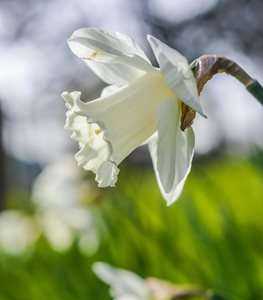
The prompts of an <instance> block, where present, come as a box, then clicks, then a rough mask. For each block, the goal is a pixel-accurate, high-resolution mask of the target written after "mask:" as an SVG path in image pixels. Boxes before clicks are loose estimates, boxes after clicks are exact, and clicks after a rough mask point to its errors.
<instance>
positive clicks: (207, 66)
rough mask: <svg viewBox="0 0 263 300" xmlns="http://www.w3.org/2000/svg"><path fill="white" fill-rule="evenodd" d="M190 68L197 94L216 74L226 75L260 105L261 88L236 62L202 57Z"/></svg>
mask: <svg viewBox="0 0 263 300" xmlns="http://www.w3.org/2000/svg"><path fill="white" fill-rule="evenodd" d="M192 68H193V71H194V74H195V78H196V81H197V88H198V92H199V93H201V91H202V89H203V87H204V85H205V84H206V83H207V81H208V80H210V79H211V78H212V77H213V76H214V75H215V74H217V73H227V74H229V75H231V76H233V77H235V78H236V79H237V80H239V81H240V82H241V83H242V84H243V85H244V86H245V87H246V89H247V90H248V92H250V93H251V94H252V95H253V96H254V97H255V98H256V99H257V100H258V101H259V102H260V103H261V104H262V105H263V87H262V85H261V84H260V83H259V82H258V81H257V80H255V79H253V78H252V77H251V76H250V75H248V74H247V72H246V71H245V70H244V69H242V68H241V67H240V66H239V65H238V64H237V63H236V62H234V61H233V60H231V59H229V58H226V57H224V56H217V55H203V56H200V57H199V58H197V59H196V60H195V61H194V62H193V64H192Z"/></svg>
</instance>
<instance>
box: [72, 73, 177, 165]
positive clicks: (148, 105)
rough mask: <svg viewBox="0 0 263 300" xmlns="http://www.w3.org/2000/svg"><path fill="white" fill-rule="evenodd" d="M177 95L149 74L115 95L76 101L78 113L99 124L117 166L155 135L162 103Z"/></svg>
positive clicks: (111, 159)
mask: <svg viewBox="0 0 263 300" xmlns="http://www.w3.org/2000/svg"><path fill="white" fill-rule="evenodd" d="M172 95H174V93H173V92H172V91H171V90H170V88H169V87H168V85H167V84H166V83H165V81H164V80H163V77H162V76H161V74H160V73H158V72H156V73H148V74H145V75H143V76H141V77H140V78H138V79H137V80H135V81H133V82H132V83H131V84H130V85H128V86H127V87H125V88H122V89H120V90H118V91H117V92H116V93H114V94H112V95H110V96H108V97H105V98H100V99H97V100H94V101H91V102H88V103H84V102H81V101H80V99H79V98H77V99H76V101H75V104H74V105H75V110H76V111H79V112H81V113H82V114H83V115H85V116H86V117H87V120H88V122H90V123H97V124H98V126H99V127H100V129H101V131H102V136H103V138H104V140H105V141H107V143H108V144H109V150H110V151H111V153H110V155H109V158H108V160H110V161H112V162H114V163H115V164H116V165H118V164H119V163H120V162H121V161H122V160H123V159H124V158H126V157H127V156H128V155H129V154H130V153H131V152H132V151H133V150H134V149H136V148H137V147H139V146H140V145H141V144H142V143H143V142H144V141H145V140H147V139H148V138H149V137H150V136H151V135H152V134H153V133H154V132H155V131H156V129H157V128H156V112H157V107H158V105H159V103H160V102H161V101H162V100H163V99H165V98H167V97H170V96H172Z"/></svg>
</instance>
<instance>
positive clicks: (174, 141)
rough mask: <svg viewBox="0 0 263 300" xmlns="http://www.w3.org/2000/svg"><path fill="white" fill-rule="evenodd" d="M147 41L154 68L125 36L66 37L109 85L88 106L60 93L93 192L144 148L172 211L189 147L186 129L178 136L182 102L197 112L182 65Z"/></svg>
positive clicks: (88, 33) (189, 75) (90, 32)
mask: <svg viewBox="0 0 263 300" xmlns="http://www.w3.org/2000/svg"><path fill="white" fill-rule="evenodd" d="M148 41H149V43H150V46H151V48H152V50H153V52H154V54H155V56H156V59H157V61H158V62H159V65H160V68H159V69H158V68H154V67H153V66H152V65H151V63H150V61H149V60H148V58H147V57H146V55H145V54H144V52H143V51H142V50H141V49H140V47H139V46H138V45H137V44H136V43H135V42H134V41H133V40H132V39H131V38H129V37H128V36H126V35H124V34H121V33H117V32H106V31H103V30H99V29H94V28H83V29H79V30H77V31H75V32H74V33H73V35H72V36H71V37H70V39H69V41H68V42H69V47H70V48H71V50H72V51H73V52H74V53H75V54H76V55H77V56H79V57H80V58H82V59H83V60H84V62H85V63H86V64H87V65H88V66H89V67H90V68H91V69H92V70H93V71H94V72H95V73H96V74H97V75H98V76H99V77H100V78H101V79H102V80H103V81H105V82H106V83H108V84H109V86H108V87H106V88H105V89H104V90H103V91H102V94H101V97H100V98H98V99H96V100H94V101H91V102H83V101H81V99H80V98H81V93H80V92H76V91H75V92H64V93H63V94H62V96H63V98H64V100H65V101H66V106H67V108H68V112H67V121H66V125H65V128H66V129H69V130H70V131H72V138H74V139H75V140H77V141H78V142H79V145H80V151H79V152H78V153H77V154H76V156H75V157H76V160H77V161H78V164H79V165H80V166H82V167H83V168H84V169H86V170H91V171H93V172H94V173H95V174H96V181H97V182H98V183H99V186H100V187H107V186H114V185H115V183H116V181H117V176H118V173H119V168H118V165H119V164H120V163H121V162H122V161H123V160H124V159H125V158H126V157H127V156H128V155H129V154H130V153H131V152H132V151H133V150H134V149H136V148H137V147H139V146H140V145H142V144H145V143H147V144H148V145H149V150H150V154H151V158H152V161H153V167H154V171H155V174H156V178H157V182H158V185H159V188H160V191H161V193H162V195H163V197H164V198H165V200H166V201H167V203H168V204H171V203H173V202H174V201H175V200H176V199H177V198H178V197H179V195H180V193H181V191H182V188H183V185H184V182H185V180H186V177H187V175H188V173H189V171H190V168H191V162H192V158H193V152H194V143H195V142H194V133H193V130H192V128H187V129H186V130H185V131H182V130H181V129H180V117H181V101H182V102H184V103H185V104H186V105H187V106H189V107H191V108H192V109H193V110H195V111H197V112H199V113H200V114H202V115H203V111H202V107H201V105H200V101H199V97H198V91H197V87H196V81H195V78H194V74H193V72H192V71H191V69H190V66H189V64H188V62H187V60H186V58H185V57H184V56H182V55H181V54H180V53H179V52H177V51H176V50H174V49H172V48H170V47H168V46H167V45H165V44H164V43H162V42H161V41H159V40H158V39H156V38H154V37H152V36H148Z"/></svg>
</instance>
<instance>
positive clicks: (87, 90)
mask: <svg viewBox="0 0 263 300" xmlns="http://www.w3.org/2000/svg"><path fill="white" fill-rule="evenodd" d="M262 14H263V2H262V1H261V0H236V1H228V0H221V1H220V0H199V1H195V0H165V1H161V0H141V1H139V0H134V1H128V0H97V1H95V0H86V1H83V0H76V1H62V0H52V1H51V0H45V1H44V0H38V1H33V0H23V1H19V0H12V1H10V0H0V70H1V72H0V164H1V168H0V207H1V212H0V282H1V285H0V300H6V299H8V300H9V299H14V300H15V299H18V300H21V299H27V300H28V299H37V300H41V299H46V298H47V297H49V298H50V299H54V300H56V299H62V298H63V299H69V300H70V299H79V300H80V299H93V297H94V296H95V295H96V297H97V298H98V299H109V296H108V294H107V288H106V286H105V285H104V284H103V283H101V282H100V281H99V280H98V279H97V278H96V277H95V275H94V274H93V273H92V271H91V265H92V264H93V263H94V262H95V261H106V262H108V263H110V264H113V265H116V266H119V267H123V268H127V269H130V270H132V271H135V272H137V273H138V274H139V275H140V276H143V277H146V276H155V277H158V278H163V279H165V280H169V281H171V282H173V283H176V284H184V283H190V284H196V285H198V286H200V287H203V288H205V289H213V290H218V291H219V293H221V294H222V295H224V296H222V297H224V299H261V298H263V288H262V286H263V254H262V253H263V220H262V214H263V180H262V178H263V153H262V148H263V126H262V124H263V109H262V107H261V106H260V105H259V104H258V103H257V102H256V101H255V100H254V99H253V97H252V96H251V95H250V94H248V93H247V92H246V90H245V88H244V87H243V86H242V85H241V84H240V83H239V82H237V81H236V80H235V79H233V78H231V77H229V76H227V75H217V76H216V77H214V79H213V80H212V81H211V82H209V83H208V84H207V86H206V87H205V89H204V91H203V93H202V96H201V101H202V105H203V107H204V110H205V112H206V114H207V115H208V119H207V120H205V119H203V118H201V117H199V116H198V117H197V118H196V120H195V123H194V128H195V132H196V142H197V145H196V156H195V161H194V163H193V172H191V174H190V176H189V180H188V181H187V183H186V186H185V190H184V192H183V195H182V197H181V199H180V200H179V201H178V202H177V203H175V204H174V205H173V206H172V207H169V208H167V207H166V206H165V202H164V200H163V199H162V197H161V195H160V193H159V191H158V188H157V186H156V183H155V178H154V174H153V171H152V167H151V162H150V159H149V155H148V153H147V148H142V149H139V150H136V151H135V152H134V153H133V154H132V155H131V156H130V157H129V159H128V160H127V161H126V162H125V163H123V164H122V165H121V172H120V175H119V182H118V184H117V187H116V188H115V189H103V190H99V189H98V188H97V187H96V184H95V183H94V176H93V175H92V174H87V173H85V172H83V171H82V170H81V169H79V168H78V167H77V166H76V164H75V162H74V159H73V155H74V153H75V152H76V150H77V145H76V143H75V142H73V141H71V140H70V137H69V135H70V134H69V132H66V131H65V130H64V129H63V126H64V123H65V112H66V109H65V107H64V103H63V100H62V99H61V97H60V94H61V92H62V91H64V90H69V91H73V90H80V91H82V93H83V97H84V98H85V99H89V100H92V99H95V98H96V97H98V96H99V95H100V91H101V89H102V88H103V87H104V86H105V85H104V83H103V82H101V81H100V79H98V78H97V77H96V76H95V75H94V74H93V73H92V72H91V71H90V70H89V69H88V68H87V67H86V65H85V64H83V62H82V61H81V60H79V59H78V58H77V57H75V56H74V54H73V53H71V51H70V49H69V48H68V46H67V38H68V37H69V36H70V35H71V34H72V32H73V31H74V30H76V29H77V28H80V27H98V28H102V29H105V30H109V31H110V30H113V31H120V32H123V33H126V34H128V35H129V36H131V37H133V38H134V39H135V40H136V41H137V42H138V43H139V45H140V46H141V47H142V48H143V49H144V51H145V52H146V53H147V55H148V56H149V57H150V58H151V60H152V62H153V63H154V64H156V62H155V60H154V56H153V53H152V52H151V50H150V47H149V45H148V44H147V40H146V34H152V35H154V36H156V37H158V38H159V39H161V40H162V41H164V42H165V43H167V44H168V45H170V46H172V47H174V48H176V49H177V50H178V51H180V52H181V53H183V54H184V55H185V56H186V57H187V58H188V60H189V61H192V60H194V59H195V58H197V57H198V56H200V55H202V54H221V55H225V56H228V57H229V58H231V59H234V60H236V61H237V62H238V63H239V64H240V65H241V66H242V67H243V68H244V69H245V70H246V71H247V72H248V73H249V74H251V76H252V77H254V78H256V79H257V80H259V81H260V82H261V83H263V72H262V69H263V55H262V49H263V39H262V37H263V26H262Z"/></svg>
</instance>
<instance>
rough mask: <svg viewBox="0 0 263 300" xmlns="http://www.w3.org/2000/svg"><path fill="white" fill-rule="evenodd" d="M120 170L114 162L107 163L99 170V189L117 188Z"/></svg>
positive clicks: (97, 177)
mask: <svg viewBox="0 0 263 300" xmlns="http://www.w3.org/2000/svg"><path fill="white" fill-rule="evenodd" d="M118 174H119V168H118V167H117V166H116V164H115V163H114V162H112V161H105V162H104V163H103V164H101V165H100V167H99V168H98V170H97V174H96V181H97V182H98V183H99V187H107V186H115V183H116V181H117V178H118Z"/></svg>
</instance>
